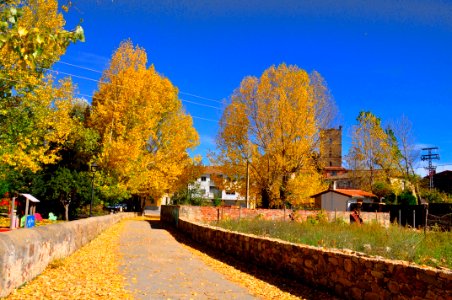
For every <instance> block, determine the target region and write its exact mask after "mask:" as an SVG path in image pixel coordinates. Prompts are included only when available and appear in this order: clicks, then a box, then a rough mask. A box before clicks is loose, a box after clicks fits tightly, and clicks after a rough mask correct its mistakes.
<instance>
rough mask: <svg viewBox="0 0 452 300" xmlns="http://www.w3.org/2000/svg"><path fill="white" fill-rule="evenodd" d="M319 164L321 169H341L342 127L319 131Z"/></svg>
mask: <svg viewBox="0 0 452 300" xmlns="http://www.w3.org/2000/svg"><path fill="white" fill-rule="evenodd" d="M320 162H321V164H322V167H323V168H329V167H342V126H339V128H338V129H336V128H330V129H321V130H320Z"/></svg>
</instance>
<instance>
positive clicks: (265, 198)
mask: <svg viewBox="0 0 452 300" xmlns="http://www.w3.org/2000/svg"><path fill="white" fill-rule="evenodd" d="M261 195H262V203H261V207H262V208H269V207H270V194H269V193H268V191H267V189H265V188H263V189H262V190H261Z"/></svg>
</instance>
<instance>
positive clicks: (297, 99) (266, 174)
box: [217, 64, 334, 206]
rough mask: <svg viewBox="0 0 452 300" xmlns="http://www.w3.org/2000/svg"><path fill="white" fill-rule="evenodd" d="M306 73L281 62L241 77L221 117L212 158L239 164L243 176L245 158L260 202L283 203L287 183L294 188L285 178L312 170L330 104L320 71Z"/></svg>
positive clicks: (285, 196)
mask: <svg viewBox="0 0 452 300" xmlns="http://www.w3.org/2000/svg"><path fill="white" fill-rule="evenodd" d="M311 77H312V78H311ZM311 77H310V76H309V74H308V73H306V71H304V70H302V69H300V68H298V67H296V66H287V65H285V64H282V65H279V66H278V67H275V66H272V67H270V68H269V69H267V70H266V71H265V72H264V73H263V74H262V76H261V77H260V78H259V79H258V78H256V77H246V78H245V79H244V80H243V81H242V83H241V84H240V87H239V88H238V89H237V90H236V91H235V92H234V94H233V95H232V97H231V103H230V104H229V105H228V106H227V107H226V109H225V111H224V114H223V117H222V119H221V122H220V133H219V136H218V139H217V145H218V148H219V151H220V153H219V154H218V155H217V159H218V160H219V161H220V163H221V164H224V165H229V166H235V167H233V168H235V169H236V171H238V167H239V168H240V167H241V170H242V172H241V175H242V176H241V177H243V178H244V176H243V174H244V173H243V171H244V170H245V163H246V161H249V162H250V166H251V178H252V180H251V181H252V182H253V183H254V185H253V189H254V191H255V192H260V193H261V194H262V198H263V203H262V205H263V206H268V205H269V204H271V203H269V201H270V200H271V201H272V203H273V204H276V205H279V204H282V203H286V202H287V200H288V196H289V195H290V194H291V193H292V192H293V191H292V190H290V187H293V188H295V183H292V184H291V185H289V181H290V178H292V177H293V176H297V175H298V174H299V173H300V172H311V173H312V172H314V173H315V170H314V168H313V165H314V160H313V156H314V150H315V149H316V147H317V141H318V133H319V129H320V128H319V126H323V125H325V124H328V122H329V121H330V120H331V118H330V117H331V116H332V115H333V110H332V108H334V106H333V105H332V99H331V97H330V96H329V94H328V93H327V91H328V89H327V87H326V85H325V84H324V81H323V79H322V78H321V77H320V75H319V74H318V73H314V74H313V75H312V76H311ZM229 168H231V167H229ZM314 173H312V174H314ZM313 176H314V175H313ZM313 178H320V177H319V176H314V177H313ZM300 180H301V179H300ZM297 182H299V181H297Z"/></svg>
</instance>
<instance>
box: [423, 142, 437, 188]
mask: <svg viewBox="0 0 452 300" xmlns="http://www.w3.org/2000/svg"><path fill="white" fill-rule="evenodd" d="M422 150H423V151H427V154H424V155H422V156H421V160H427V161H428V167H426V168H425V169H426V170H427V171H428V176H429V178H430V184H429V187H430V189H432V188H433V175H435V171H436V166H434V165H433V163H432V160H434V159H439V154H438V153H433V150H438V147H430V148H422Z"/></svg>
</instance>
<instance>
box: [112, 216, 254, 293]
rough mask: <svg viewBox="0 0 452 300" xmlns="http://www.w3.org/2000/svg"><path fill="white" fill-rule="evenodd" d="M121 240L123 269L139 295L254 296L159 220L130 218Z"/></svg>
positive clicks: (130, 286)
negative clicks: (182, 243) (202, 258)
mask: <svg viewBox="0 0 452 300" xmlns="http://www.w3.org/2000/svg"><path fill="white" fill-rule="evenodd" d="M120 241H121V242H120V251H121V253H122V255H123V263H122V265H121V266H120V269H121V270H122V271H123V272H124V274H125V275H126V278H127V281H128V282H127V285H126V287H127V288H128V289H129V290H130V291H132V293H133V295H134V296H135V298H136V299H152V300H154V299H156V300H157V299H255V297H253V296H252V295H251V294H250V293H249V292H248V291H247V290H246V289H245V288H243V287H241V286H239V285H237V284H235V283H233V282H231V281H229V280H227V279H226V278H224V276H222V275H221V274H219V273H218V272H216V271H214V270H213V269H212V268H210V267H209V266H207V265H206V264H205V263H204V262H203V261H202V260H201V259H200V258H199V257H197V256H196V255H195V254H193V253H192V252H191V251H189V250H188V249H186V248H185V247H183V246H182V245H181V244H180V243H178V242H177V241H176V239H175V238H174V237H173V236H172V235H171V234H170V233H169V232H168V231H167V230H164V229H162V228H161V227H160V225H159V222H152V221H151V222H146V221H135V220H131V221H128V222H127V223H126V225H125V228H124V231H123V232H122V234H121V238H120Z"/></svg>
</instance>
